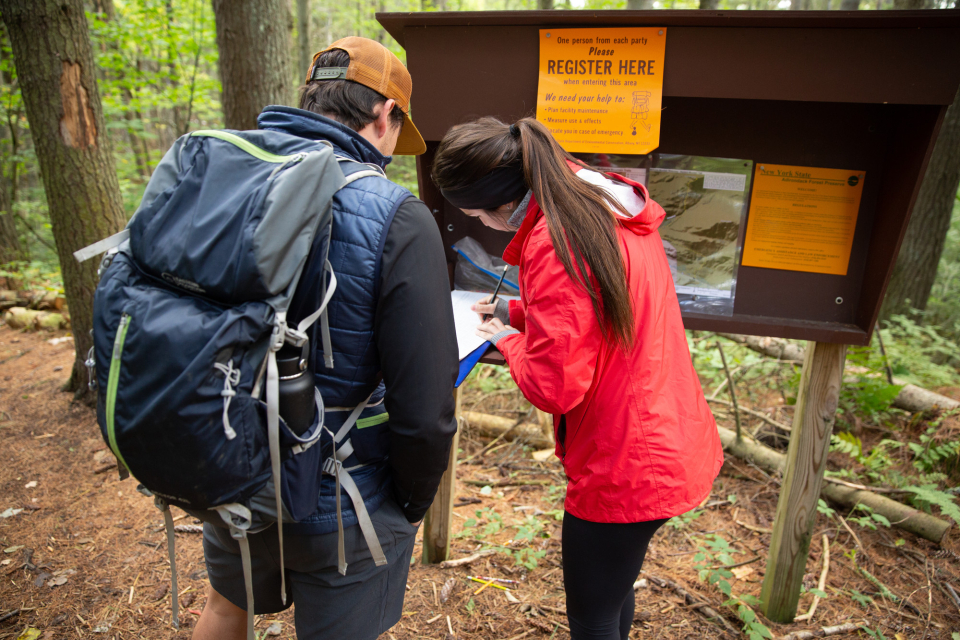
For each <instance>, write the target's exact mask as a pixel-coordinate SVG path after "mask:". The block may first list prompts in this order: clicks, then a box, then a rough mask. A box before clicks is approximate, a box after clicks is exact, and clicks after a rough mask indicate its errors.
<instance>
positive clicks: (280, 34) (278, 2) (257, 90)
mask: <svg viewBox="0 0 960 640" xmlns="http://www.w3.org/2000/svg"><path fill="white" fill-rule="evenodd" d="M213 12H214V15H215V17H216V23H217V48H218V49H219V50H220V81H221V83H222V84H223V94H222V102H223V115H224V122H225V124H226V126H227V128H228V129H240V130H244V129H256V128H257V116H258V115H260V112H261V111H262V110H263V108H264V107H266V106H267V105H271V104H281V105H289V104H290V103H291V100H292V98H293V91H292V88H291V86H290V74H289V73H288V70H289V68H290V65H289V56H290V46H289V39H288V38H289V35H288V32H287V20H288V18H289V12H288V10H287V4H286V2H284V0H213Z"/></svg>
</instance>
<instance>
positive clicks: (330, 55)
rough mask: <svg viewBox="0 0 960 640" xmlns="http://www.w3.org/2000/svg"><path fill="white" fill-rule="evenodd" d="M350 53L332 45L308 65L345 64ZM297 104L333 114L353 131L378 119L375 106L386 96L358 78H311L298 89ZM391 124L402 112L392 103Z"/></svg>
mask: <svg viewBox="0 0 960 640" xmlns="http://www.w3.org/2000/svg"><path fill="white" fill-rule="evenodd" d="M349 65H350V54H349V53H347V52H346V51H344V50H343V49H331V50H330V51H327V52H326V53H323V54H321V55H320V58H319V59H318V60H317V64H315V65H314V66H313V67H311V68H310V69H311V71H312V70H313V69H315V68H316V67H347V66H349ZM299 91H300V108H301V109H305V110H307V111H312V112H313V113H317V114H320V115H321V116H326V117H327V118H332V119H333V120H336V121H337V122H339V123H340V124H343V125H346V126H348V127H350V128H351V129H353V130H354V131H360V129H363V128H364V127H365V126H367V125H368V124H370V123H371V122H373V121H374V120H376V119H377V116H376V114H375V113H374V109H375V108H376V106H377V105H379V104H383V103H384V102H386V101H387V99H386V98H385V97H384V96H382V95H380V94H379V93H377V92H376V91H374V90H373V89H371V88H370V87H366V86H364V85H362V84H360V83H359V82H353V81H352V80H311V81H310V82H308V83H307V84H305V85H303V86H301V87H300V89H299ZM390 124H392V125H393V127H394V128H395V129H399V128H400V127H402V126H403V112H402V111H401V110H400V108H399V107H394V108H393V110H392V111H391V112H390Z"/></svg>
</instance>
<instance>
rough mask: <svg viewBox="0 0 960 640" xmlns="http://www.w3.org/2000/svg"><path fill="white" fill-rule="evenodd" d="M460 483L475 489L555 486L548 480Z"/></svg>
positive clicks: (464, 481) (468, 481)
mask: <svg viewBox="0 0 960 640" xmlns="http://www.w3.org/2000/svg"><path fill="white" fill-rule="evenodd" d="M460 482H462V483H463V484H472V485H474V486H476V487H520V486H527V485H534V486H538V487H547V486H550V485H553V484H556V483H555V482H551V481H549V480H497V481H495V482H488V481H486V480H461V481H460Z"/></svg>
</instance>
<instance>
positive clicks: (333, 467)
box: [323, 457, 343, 476]
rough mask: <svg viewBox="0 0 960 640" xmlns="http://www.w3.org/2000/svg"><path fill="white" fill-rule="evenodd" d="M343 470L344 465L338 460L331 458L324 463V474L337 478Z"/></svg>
mask: <svg viewBox="0 0 960 640" xmlns="http://www.w3.org/2000/svg"><path fill="white" fill-rule="evenodd" d="M342 468H343V463H342V462H340V461H339V460H337V459H336V458H333V457H330V458H327V459H326V460H324V461H323V472H324V473H326V474H328V475H331V476H335V475H337V472H338V471H339V470H340V469H342Z"/></svg>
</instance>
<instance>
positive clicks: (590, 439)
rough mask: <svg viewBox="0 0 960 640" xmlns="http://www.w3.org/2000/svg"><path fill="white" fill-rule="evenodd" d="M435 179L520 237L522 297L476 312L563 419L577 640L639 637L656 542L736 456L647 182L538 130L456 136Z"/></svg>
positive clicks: (492, 129)
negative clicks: (721, 428)
mask: <svg viewBox="0 0 960 640" xmlns="http://www.w3.org/2000/svg"><path fill="white" fill-rule="evenodd" d="M433 179H434V181H435V182H436V184H437V186H438V187H440V190H441V191H442V193H443V195H444V197H446V199H447V200H448V201H449V202H450V203H452V204H453V205H455V206H457V207H459V208H461V209H462V210H463V211H464V213H466V214H467V215H470V216H475V217H478V218H480V220H481V221H482V222H483V223H484V224H486V225H487V226H489V227H492V228H494V229H500V230H503V231H510V232H514V233H515V235H514V237H513V240H512V241H511V242H510V244H509V246H508V247H507V249H506V251H505V252H504V255H503V259H504V260H506V261H507V262H508V263H510V264H513V265H519V267H520V300H519V301H514V302H511V303H510V304H509V306H508V305H506V304H504V303H503V301H502V300H498V301H497V303H496V304H477V305H476V306H475V307H474V310H475V311H477V312H478V313H480V314H485V313H490V314H495V317H494V318H493V319H491V320H489V321H488V322H485V323H483V324H481V325H480V326H479V327H478V333H479V334H480V335H482V336H483V337H485V338H487V339H489V340H490V341H491V342H492V343H493V344H494V345H495V346H496V347H497V349H499V350H500V352H501V353H502V354H503V356H504V358H505V359H506V361H507V364H508V365H509V367H510V373H511V375H512V376H513V379H514V380H515V381H516V383H517V386H518V387H519V388H520V390H521V391H522V392H523V395H524V396H526V398H527V399H528V400H529V401H530V402H531V403H533V405H534V406H536V407H538V408H539V409H542V410H544V411H547V412H549V413H552V414H554V425H555V430H556V442H557V449H556V453H557V456H558V457H559V458H560V459H561V460H562V461H563V465H564V470H565V472H566V475H567V478H568V480H569V482H568V485H567V495H566V500H565V503H564V510H565V513H564V518H563V543H562V544H563V577H564V587H565V590H566V594H567V616H568V618H569V621H570V629H571V637H572V638H573V640H581V639H587V638H590V639H603V640H616V639H623V640H625V639H626V638H627V637H628V634H629V632H630V624H631V622H632V621H633V608H634V597H633V589H632V586H633V583H634V581H635V580H636V578H637V576H638V574H639V573H640V567H641V565H642V564H643V558H644V556H645V554H646V550H647V544H648V542H649V541H650V538H651V537H652V536H653V534H654V532H656V530H657V528H658V527H660V525H662V524H663V523H664V522H665V521H666V520H667V519H668V518H671V517H673V516H676V515H679V514H681V513H685V512H687V511H689V510H691V509H693V508H694V507H696V506H697V505H699V504H700V503H701V502H702V501H704V499H705V498H706V497H707V496H708V495H709V494H710V489H711V487H712V484H713V479H714V478H715V477H716V475H717V473H718V472H719V470H720V466H721V464H722V463H723V453H722V450H721V447H720V440H719V437H718V435H717V429H716V425H715V423H714V421H713V416H712V414H711V413H710V410H709V409H708V407H707V403H706V400H705V399H704V397H703V392H702V390H701V389H700V383H699V380H698V379H697V376H696V373H695V372H694V370H693V365H692V363H691V360H690V352H689V350H688V348H687V342H686V336H685V334H684V330H683V324H682V321H681V318H680V308H679V305H678V304H677V296H676V293H675V291H674V288H673V280H672V278H671V276H670V267H669V265H668V263H667V258H666V256H665V254H664V250H663V245H662V243H661V240H660V236H659V234H658V233H657V232H656V230H657V227H658V226H659V225H660V222H661V221H662V220H663V218H664V212H663V209H662V208H661V207H660V206H659V205H657V203H655V202H653V201H652V200H650V198H649V195H648V193H647V190H646V188H645V187H644V186H643V185H640V184H637V183H636V182H632V181H630V180H627V179H625V178H623V177H621V176H618V175H614V174H600V173H597V172H595V171H591V170H590V169H589V168H587V167H586V166H585V165H583V164H582V163H580V162H579V161H577V160H575V159H574V158H573V157H571V156H570V155H568V154H567V153H565V152H564V151H563V149H561V147H560V145H559V144H558V143H557V142H556V140H554V139H553V136H552V135H551V134H550V132H549V131H548V130H547V129H546V128H545V127H544V126H543V125H542V124H540V123H539V122H537V121H536V120H534V119H532V118H524V119H523V120H520V121H519V122H517V123H516V124H513V125H509V126H508V125H506V124H504V123H503V122H500V121H499V120H496V119H494V118H482V119H480V120H477V121H476V122H472V123H469V124H464V125H459V126H456V127H454V128H452V129H451V130H450V131H449V132H448V133H447V135H446V136H445V137H444V139H443V141H442V142H441V143H440V147H439V149H438V150H437V155H436V158H435V160H434V164H433Z"/></svg>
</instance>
